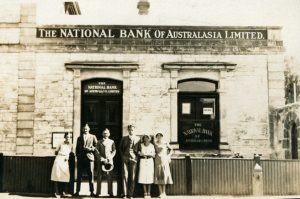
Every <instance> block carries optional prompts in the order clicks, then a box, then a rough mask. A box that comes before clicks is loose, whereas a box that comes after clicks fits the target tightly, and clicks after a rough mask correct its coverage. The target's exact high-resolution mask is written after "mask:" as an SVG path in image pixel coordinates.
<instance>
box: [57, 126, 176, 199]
mask: <svg viewBox="0 0 300 199" xmlns="http://www.w3.org/2000/svg"><path fill="white" fill-rule="evenodd" d="M134 130H135V126H133V125H128V135H127V136H124V137H123V138H122V139H121V142H120V145H119V147H118V148H119V152H120V156H121V159H122V163H121V164H122V182H123V183H122V187H123V194H122V196H123V198H124V199H125V198H132V197H133V193H134V190H135V184H136V176H137V182H138V183H140V184H142V185H143V190H144V197H145V198H150V197H151V196H150V192H151V185H152V184H153V183H154V184H157V185H158V188H159V194H160V195H159V197H160V198H164V197H165V196H166V185H167V184H173V180H172V176H171V172H170V166H169V163H170V161H171V155H172V148H171V147H170V145H169V144H168V143H167V142H165V141H164V139H163V136H164V135H163V133H161V132H159V133H156V134H155V135H154V140H155V141H153V142H152V138H151V136H150V135H148V134H145V135H143V136H142V137H141V138H139V137H138V136H136V135H135V132H134ZM89 131H90V128H89V126H88V125H85V127H84V128H83V133H82V134H81V135H80V136H79V137H78V139H77V144H76V150H75V151H76V152H75V154H76V157H77V184H76V192H75V194H74V196H79V192H80V188H81V179H82V174H83V172H84V171H86V172H87V176H88V181H89V190H90V196H92V197H97V196H100V194H101V182H102V176H103V175H106V177H107V182H108V194H109V196H113V191H112V178H111V171H112V169H113V168H114V163H113V158H114V156H115V155H116V151H117V150H116V145H115V142H114V141H113V140H112V139H110V138H109V136H110V132H109V129H105V130H104V131H103V133H102V137H103V138H102V139H100V140H97V138H96V136H95V135H93V134H90V133H89ZM71 151H72V144H71V142H70V134H68V133H66V134H65V141H64V142H63V143H62V144H61V145H59V146H58V147H57V150H56V154H57V156H56V158H55V161H54V164H53V168H52V173H51V180H52V181H55V182H69V180H70V173H69V166H68V165H69V164H68V157H69V154H70V152H71ZM94 161H97V163H98V164H97V165H98V168H97V189H96V193H94V175H93V171H94ZM117 164H120V163H117ZM55 187H56V192H55V195H56V196H60V194H59V191H58V186H57V183H56V186H55ZM62 194H63V195H65V196H67V194H65V192H63V193H62Z"/></svg>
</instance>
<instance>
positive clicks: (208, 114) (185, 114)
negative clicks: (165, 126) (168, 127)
mask: <svg viewBox="0 0 300 199" xmlns="http://www.w3.org/2000/svg"><path fill="white" fill-rule="evenodd" d="M178 88H179V93H178V140H179V147H180V149H218V147H219V140H220V135H219V95H218V93H217V92H216V89H217V82H215V81H211V80H206V79H188V80H183V81H179V83H178Z"/></svg>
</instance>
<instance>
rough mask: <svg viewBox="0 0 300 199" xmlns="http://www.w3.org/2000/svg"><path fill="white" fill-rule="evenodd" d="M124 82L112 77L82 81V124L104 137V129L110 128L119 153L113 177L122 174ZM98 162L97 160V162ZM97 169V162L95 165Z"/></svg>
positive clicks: (115, 159) (98, 137) (115, 161)
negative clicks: (119, 148) (120, 145)
mask: <svg viewBox="0 0 300 199" xmlns="http://www.w3.org/2000/svg"><path fill="white" fill-rule="evenodd" d="M122 88H123V86H122V82H121V81H116V80H112V79H92V80H87V81H84V82H82V98H81V99H82V101H81V126H82V127H83V126H84V125H85V124H88V125H89V126H90V132H91V134H94V135H96V137H97V139H98V140H99V139H101V138H102V132H103V130H104V129H106V128H107V129H109V130H110V138H111V139H112V140H114V141H115V144H116V148H117V153H116V156H115V158H114V163H115V164H114V166H115V168H114V170H113V171H114V172H113V177H114V178H115V179H116V178H117V176H120V175H121V172H120V170H121V168H120V164H118V162H120V156H119V153H118V146H119V144H120V141H121V138H122V123H123V122H122ZM96 163H97V162H96ZM95 169H97V164H96V166H95Z"/></svg>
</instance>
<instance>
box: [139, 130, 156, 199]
mask: <svg viewBox="0 0 300 199" xmlns="http://www.w3.org/2000/svg"><path fill="white" fill-rule="evenodd" d="M150 141H151V137H150V136H149V135H144V136H143V138H142V140H141V144H140V147H139V149H138V155H139V158H140V165H139V166H140V167H139V168H140V169H139V175H138V182H139V183H140V184H143V189H144V196H145V198H150V197H151V196H150V191H151V184H153V182H154V161H153V158H154V156H155V149H154V146H153V144H151V143H150Z"/></svg>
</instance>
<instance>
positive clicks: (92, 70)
mask: <svg viewBox="0 0 300 199" xmlns="http://www.w3.org/2000/svg"><path fill="white" fill-rule="evenodd" d="M65 68H66V69H67V70H71V71H66V72H67V73H72V74H71V75H73V110H74V111H73V137H74V138H75V139H74V142H73V145H74V146H76V143H77V137H79V135H80V132H81V129H80V126H81V120H80V118H81V82H82V81H84V80H88V79H93V78H110V79H114V80H119V81H122V82H123V107H122V112H123V113H122V115H123V124H122V132H123V136H124V135H126V133H127V131H126V129H127V125H128V124H129V123H130V120H129V119H130V118H129V114H130V74H131V71H135V70H137V69H138V68H139V64H138V63H135V62H114V61H112V62H101V61H100V62H95V61H94V62H91V61H90V62H89V61H77V62H69V63H65ZM73 149H74V150H75V147H73Z"/></svg>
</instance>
